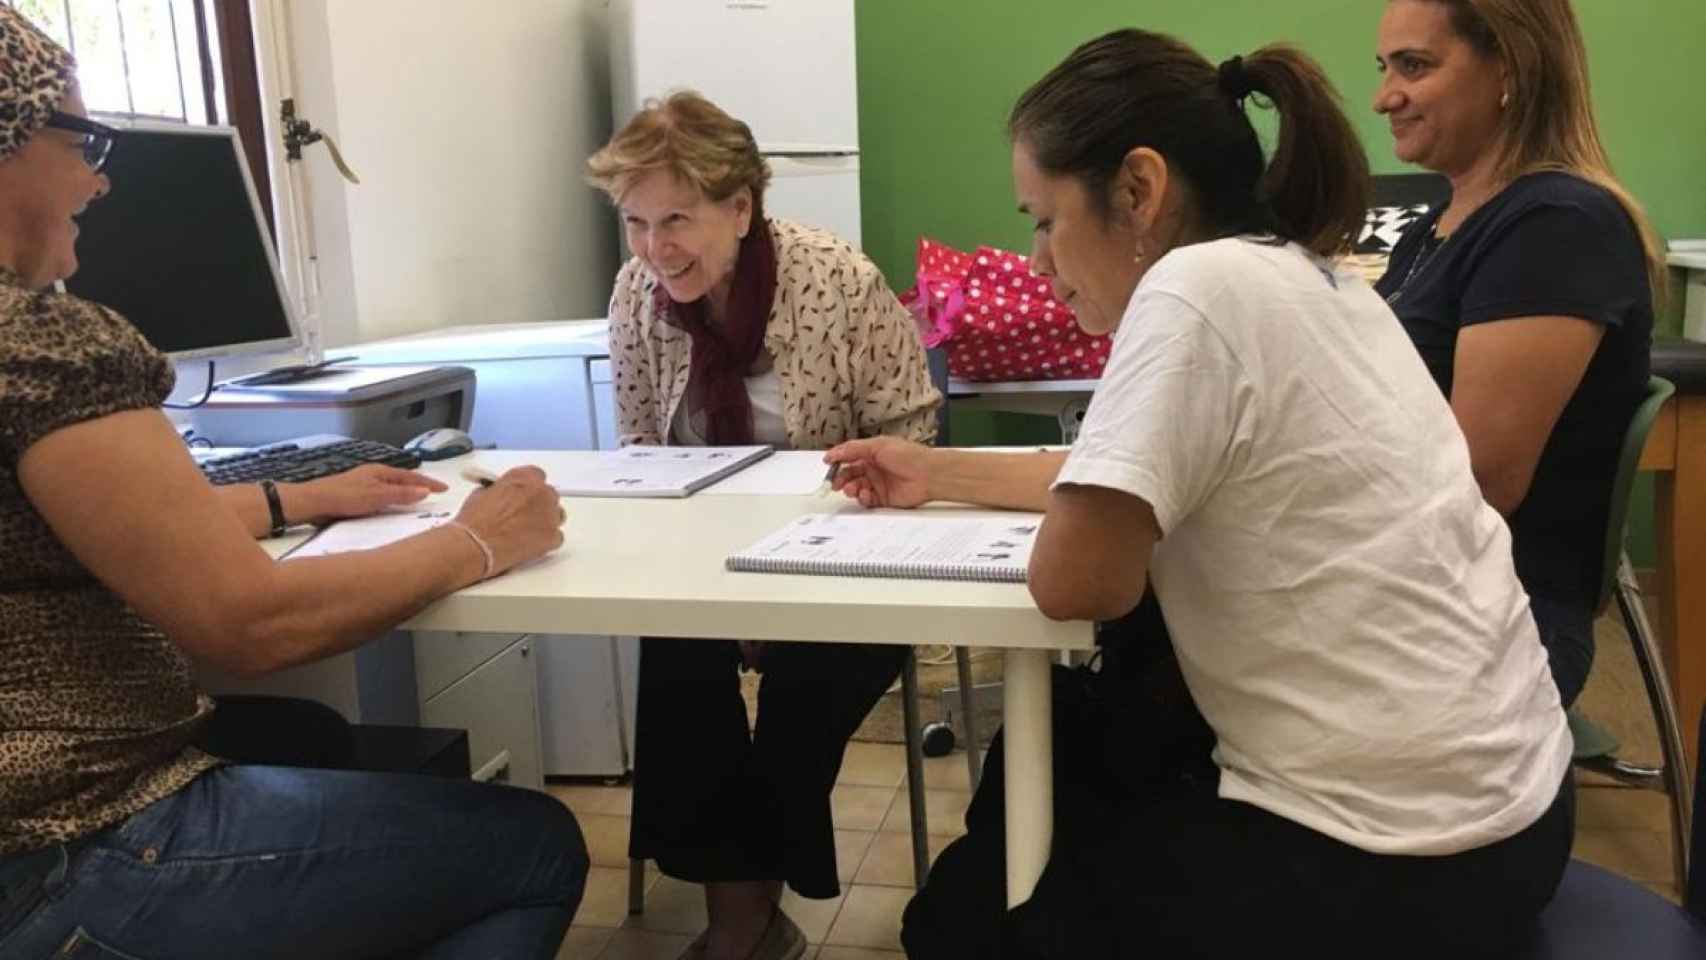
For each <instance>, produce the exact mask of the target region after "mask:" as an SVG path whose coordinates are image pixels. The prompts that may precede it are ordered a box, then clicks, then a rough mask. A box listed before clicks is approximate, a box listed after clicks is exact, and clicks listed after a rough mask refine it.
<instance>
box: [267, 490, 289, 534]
mask: <svg viewBox="0 0 1706 960" xmlns="http://www.w3.org/2000/svg"><path fill="white" fill-rule="evenodd" d="M261 492H262V493H264V494H266V495H267V512H268V513H271V514H272V529H271V530H268V531H267V536H269V537H282V536H284V531H286V530H288V529H289V528H290V524H288V523H286V522H285V520H284V503H283V502H282V501H280V500H279V498H278V484H276V483H273V482H272V481H271V480H262V481H261Z"/></svg>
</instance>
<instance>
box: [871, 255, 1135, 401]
mask: <svg viewBox="0 0 1706 960" xmlns="http://www.w3.org/2000/svg"><path fill="white" fill-rule="evenodd" d="M901 301H902V302H903V303H905V304H906V306H907V308H908V309H909V310H911V311H912V313H913V316H915V317H916V318H917V319H918V323H919V329H920V331H922V333H923V336H924V344H925V346H928V347H934V346H938V345H945V346H946V348H947V351H948V372H949V374H950V375H952V376H954V377H956V378H958V379H961V380H974V381H989V380H1090V379H1094V378H1097V377H1100V376H1101V375H1102V368H1103V367H1104V366H1105V365H1106V364H1107V362H1108V338H1107V337H1105V336H1101V337H1093V336H1090V335H1089V334H1087V333H1085V332H1084V331H1082V330H1080V329H1078V321H1077V319H1076V318H1074V316H1073V314H1072V308H1070V307H1068V306H1066V305H1065V304H1063V303H1057V302H1056V301H1055V299H1054V295H1053V294H1052V293H1051V292H1050V290H1049V284H1048V281H1047V280H1044V279H1043V278H1041V277H1039V276H1037V275H1036V274H1034V273H1032V272H1031V268H1030V262H1029V260H1028V259H1027V258H1025V257H1022V256H1020V255H1019V254H1016V253H1012V252H1010V251H1007V250H997V249H995V248H994V247H979V248H977V251H976V252H975V253H963V252H961V251H959V250H955V249H954V248H952V247H949V246H947V245H945V244H941V243H937V242H936V241H934V240H931V239H929V238H927V237H920V238H918V285H917V286H916V287H914V288H913V289H912V290H910V291H908V292H907V293H906V294H904V295H903V296H902V297H901Z"/></svg>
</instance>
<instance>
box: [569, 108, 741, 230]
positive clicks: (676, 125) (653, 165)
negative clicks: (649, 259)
mask: <svg viewBox="0 0 1706 960" xmlns="http://www.w3.org/2000/svg"><path fill="white" fill-rule="evenodd" d="M658 170H664V171H667V172H669V173H671V174H673V175H675V177H677V178H678V179H680V180H681V181H682V182H684V183H689V184H692V185H693V186H694V187H697V188H698V189H699V192H700V193H702V194H704V195H705V197H706V198H708V199H710V200H713V201H721V200H726V199H728V198H729V197H730V196H732V195H733V194H734V193H735V191H737V190H739V189H740V188H742V187H746V188H748V189H750V190H751V191H752V197H753V200H754V202H758V201H760V200H761V199H762V198H763V195H764V188H765V187H766V186H768V185H769V183H770V167H769V165H768V164H766V163H765V162H764V157H763V156H761V155H760V154H759V152H758V142H757V141H756V140H754V139H753V136H752V130H751V129H750V128H749V127H747V125H746V124H744V123H742V122H741V121H739V120H736V119H735V118H734V117H731V116H729V115H728V114H727V113H724V112H723V110H722V108H720V107H718V106H717V105H716V104H714V103H712V102H711V101H709V100H707V99H705V98H704V97H703V96H700V95H699V94H698V93H695V92H694V91H692V90H681V91H678V92H676V93H672V94H670V95H669V96H668V97H666V98H664V99H662V100H647V101H646V102H645V105H644V106H643V107H641V109H640V112H639V113H636V114H634V117H633V119H631V120H629V121H628V123H627V124H626V125H624V126H623V127H622V129H621V130H618V131H616V135H615V136H613V137H611V138H610V142H609V143H606V144H605V145H604V146H603V147H601V148H599V150H598V152H597V153H594V154H593V155H592V156H591V157H589V158H588V159H587V161H586V179H587V182H588V183H591V184H592V185H593V186H595V187H597V188H598V189H600V190H603V191H604V192H605V193H606V194H607V195H608V196H609V197H610V199H611V200H612V201H614V202H616V203H621V202H622V197H623V196H624V195H625V194H627V192H628V191H629V190H630V189H632V188H633V186H634V184H635V183H637V182H639V181H640V180H641V179H642V178H644V177H645V176H646V175H647V174H650V173H652V172H654V171H658Z"/></svg>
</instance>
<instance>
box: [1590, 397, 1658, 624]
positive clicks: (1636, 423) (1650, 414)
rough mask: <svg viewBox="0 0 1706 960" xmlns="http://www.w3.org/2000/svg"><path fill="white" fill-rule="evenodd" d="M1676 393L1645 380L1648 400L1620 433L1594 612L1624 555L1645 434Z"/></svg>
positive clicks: (1607, 597) (1601, 608) (1605, 599)
mask: <svg viewBox="0 0 1706 960" xmlns="http://www.w3.org/2000/svg"><path fill="white" fill-rule="evenodd" d="M1674 393H1676V387H1674V386H1672V385H1671V382H1670V381H1669V380H1666V379H1664V378H1663V377H1648V378H1647V398H1646V399H1645V400H1643V401H1641V405H1640V406H1639V407H1636V408H1635V416H1633V417H1631V418H1630V420H1629V429H1628V431H1626V432H1625V433H1624V434H1623V449H1622V450H1621V451H1620V452H1619V453H1618V457H1617V477H1616V479H1615V480H1613V481H1612V485H1611V510H1610V512H1609V515H1608V516H1607V517H1606V524H1605V562H1604V564H1603V566H1602V567H1601V570H1600V576H1599V603H1598V604H1597V605H1596V606H1595V607H1594V611H1595V612H1596V613H1604V612H1605V608H1606V607H1607V606H1608V605H1610V603H1611V597H1612V592H1613V591H1614V590H1615V589H1616V585H1617V567H1618V563H1619V561H1620V560H1621V558H1622V556H1623V525H1624V523H1626V522H1627V521H1628V519H1629V491H1630V489H1631V488H1633V487H1634V485H1635V472H1636V469H1637V468H1638V467H1639V466H1640V464H1641V451H1642V450H1644V449H1646V446H1647V434H1649V433H1651V432H1652V430H1653V423H1654V421H1656V420H1658V418H1659V410H1660V408H1662V407H1663V406H1664V405H1665V401H1666V400H1669V399H1670V398H1671V394H1674Z"/></svg>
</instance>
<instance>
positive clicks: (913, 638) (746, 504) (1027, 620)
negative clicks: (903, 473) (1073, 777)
mask: <svg viewBox="0 0 1706 960" xmlns="http://www.w3.org/2000/svg"><path fill="white" fill-rule="evenodd" d="M596 455H597V454H594V453H590V452H579V451H545V452H539V453H536V454H535V453H517V452H515V451H502V452H477V453H475V454H471V455H469V456H468V457H462V458H457V459H455V460H449V461H442V462H440V463H436V464H429V465H428V466H427V467H426V468H425V471H426V472H428V473H431V474H433V475H436V476H438V477H439V478H440V479H443V480H445V481H446V482H448V483H450V484H452V489H451V491H450V493H448V494H445V495H444V499H446V500H448V501H450V502H454V501H456V500H459V499H460V498H461V497H462V496H464V495H465V494H466V492H467V490H468V489H469V487H470V485H469V484H468V483H467V482H466V481H464V480H462V479H461V478H460V476H459V473H460V468H461V467H463V466H465V465H467V464H469V463H473V462H481V463H487V464H490V465H493V466H502V465H504V463H505V462H514V461H516V460H523V461H528V462H534V463H537V464H539V465H540V466H542V467H544V468H545V470H546V472H547V473H550V472H551V469H552V466H553V465H554V464H567V463H568V462H570V461H572V460H573V459H575V458H583V457H590V456H596ZM776 456H778V457H780V456H784V455H783V454H777V455H776ZM792 456H811V457H816V456H818V455H817V454H794V455H792ZM715 489H716V488H714V487H713V488H711V489H709V490H706V491H703V492H701V493H699V494H697V495H695V496H692V497H688V498H685V499H679V500H637V499H636V500H618V499H594V498H570V499H566V500H565V501H564V505H565V507H566V508H567V510H568V526H567V528H566V532H567V543H566V544H565V546H564V547H563V549H562V550H561V551H559V552H558V553H556V554H554V555H552V556H550V557H547V558H545V559H544V560H541V561H540V562H538V563H535V564H532V565H530V566H528V567H526V568H523V569H519V570H515V571H512V572H510V573H509V574H507V575H505V576H502V577H498V578H497V579H495V580H491V581H488V582H486V583H482V584H478V585H476V586H473V587H469V588H467V589H465V590H462V591H460V592H458V593H456V594H453V595H452V596H449V597H446V598H445V599H443V600H441V601H439V602H438V603H435V604H433V605H432V606H430V607H428V608H427V609H426V610H424V611H422V612H421V613H420V614H419V615H418V616H416V617H415V618H414V619H412V620H410V621H409V622H408V623H406V624H404V625H403V626H404V628H406V629H415V630H467V631H491V632H504V633H533V634H547V635H549V634H593V635H600V634H602V635H619V636H623V635H625V636H661V637H713V638H719V637H738V638H743V639H750V640H795V641H815V642H834V643H892V644H908V645H920V644H953V645H956V646H967V647H995V648H1000V649H1002V650H1004V651H1006V667H1005V674H1006V677H1005V679H1006V683H1005V687H1004V694H1003V696H1004V701H1005V702H1004V711H1005V715H1004V719H1005V723H1006V774H1007V776H1006V788H1007V896H1008V902H1009V903H1010V904H1013V905H1017V904H1020V903H1023V902H1024V901H1026V900H1027V899H1029V898H1030V895H1031V892H1032V890H1033V889H1034V888H1035V886H1036V882H1037V879H1038V878H1039V877H1040V876H1041V875H1042V869H1043V867H1044V865H1045V864H1046V863H1047V861H1048V853H1049V844H1050V841H1051V839H1052V833H1053V813H1054V810H1053V802H1054V801H1053V782H1052V781H1053V769H1054V768H1053V753H1052V740H1051V737H1052V716H1051V713H1050V709H1051V707H1050V703H1051V691H1050V686H1049V684H1050V681H1049V651H1051V650H1062V649H1090V648H1092V647H1093V646H1094V631H1093V627H1092V625H1091V624H1090V623H1088V622H1085V621H1079V622H1071V623H1059V622H1055V621H1051V620H1049V619H1047V618H1045V617H1044V616H1043V615H1042V614H1040V613H1038V612H1037V608H1036V605H1035V603H1033V602H1032V600H1031V596H1030V593H1029V591H1028V590H1027V589H1026V588H1025V586H1024V585H1022V584H981V583H955V582H946V581H925V580H884V579H860V578H853V577H814V576H784V575H779V574H757V573H731V572H728V571H727V570H725V569H724V568H723V560H724V558H725V557H726V556H728V554H730V553H732V552H734V551H736V550H738V549H740V548H742V547H746V546H748V545H750V544H752V543H753V542H755V541H757V540H758V539H759V538H761V537H763V536H765V535H766V534H769V533H770V532H772V531H774V530H776V529H778V528H780V527H781V526H783V525H784V524H786V523H787V522H788V521H789V520H790V519H792V518H794V517H796V516H799V515H801V514H804V513H815V512H825V511H831V510H838V509H849V508H851V507H850V505H849V504H848V502H847V501H845V500H844V499H842V498H841V497H839V496H826V497H818V496H814V495H799V494H792V495H788V494H770V495H719V494H717V493H715V492H714V491H715ZM853 509H856V508H853ZM926 510H927V511H928V512H932V513H934V512H940V513H942V514H943V515H968V514H975V513H984V512H987V511H977V510H968V509H957V508H950V507H947V506H939V507H938V506H933V507H928V508H926Z"/></svg>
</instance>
